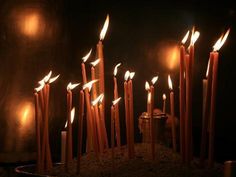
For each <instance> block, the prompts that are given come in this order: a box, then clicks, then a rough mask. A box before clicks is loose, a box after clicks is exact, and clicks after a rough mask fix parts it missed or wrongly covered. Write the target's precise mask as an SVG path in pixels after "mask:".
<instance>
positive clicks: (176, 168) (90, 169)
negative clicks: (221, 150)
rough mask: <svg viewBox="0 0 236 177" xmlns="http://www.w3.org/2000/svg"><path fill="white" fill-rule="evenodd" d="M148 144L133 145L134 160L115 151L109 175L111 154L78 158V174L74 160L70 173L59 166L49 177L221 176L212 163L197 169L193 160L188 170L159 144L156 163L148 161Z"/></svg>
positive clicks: (175, 155)
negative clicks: (113, 166) (208, 167)
mask: <svg viewBox="0 0 236 177" xmlns="http://www.w3.org/2000/svg"><path fill="white" fill-rule="evenodd" d="M149 147H150V144H144V143H143V144H136V145H135V152H136V154H135V155H136V156H135V158H134V159H131V160H129V159H128V157H127V149H125V147H122V149H121V151H118V149H116V155H115V169H114V170H113V172H112V160H111V151H110V150H108V151H107V152H105V153H103V154H102V155H101V157H100V161H98V160H97V159H96V158H95V156H94V154H90V155H85V156H83V157H82V159H81V173H80V175H76V164H77V163H76V161H74V162H73V163H72V164H70V173H65V171H64V168H63V166H58V167H55V168H53V170H52V171H51V173H50V174H51V175H53V176H54V175H55V176H60V177H76V176H78V177H80V176H81V177H111V176H117V177H154V176H158V177H222V176H223V165H222V164H215V166H214V168H212V169H207V168H205V169H204V168H200V167H198V162H199V161H198V159H194V160H193V162H192V163H191V165H190V166H189V167H187V166H185V165H183V164H182V163H181V157H180V155H179V154H177V153H173V151H172V149H169V148H167V147H165V146H163V145H159V144H158V145H156V160H154V161H152V160H151V158H150V153H149V149H150V148H149Z"/></svg>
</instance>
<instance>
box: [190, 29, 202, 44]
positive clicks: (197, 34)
mask: <svg viewBox="0 0 236 177" xmlns="http://www.w3.org/2000/svg"><path fill="white" fill-rule="evenodd" d="M199 36H200V32H199V31H195V32H194V30H193V31H192V36H191V42H190V45H194V43H195V42H196V41H197V39H198V38H199Z"/></svg>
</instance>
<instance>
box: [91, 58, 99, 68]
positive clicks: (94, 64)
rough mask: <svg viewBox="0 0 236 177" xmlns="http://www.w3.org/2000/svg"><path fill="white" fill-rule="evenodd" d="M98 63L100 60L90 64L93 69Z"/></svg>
mask: <svg viewBox="0 0 236 177" xmlns="http://www.w3.org/2000/svg"><path fill="white" fill-rule="evenodd" d="M99 62H100V59H97V60H95V61H93V62H91V65H92V66H93V67H95V66H96V65H97V64H98V63H99Z"/></svg>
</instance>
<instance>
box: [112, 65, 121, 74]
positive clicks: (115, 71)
mask: <svg viewBox="0 0 236 177" xmlns="http://www.w3.org/2000/svg"><path fill="white" fill-rule="evenodd" d="M120 65H121V63H118V64H117V65H116V66H115V69H114V71H113V75H114V76H116V74H117V71H118V67H119V66H120Z"/></svg>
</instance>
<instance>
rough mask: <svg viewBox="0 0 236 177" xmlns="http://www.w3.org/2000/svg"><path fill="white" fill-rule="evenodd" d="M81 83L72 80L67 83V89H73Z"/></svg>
mask: <svg viewBox="0 0 236 177" xmlns="http://www.w3.org/2000/svg"><path fill="white" fill-rule="evenodd" d="M79 84H80V83H76V84H72V83H71V82H70V83H69V84H68V85H67V87H66V89H67V91H69V90H73V89H74V88H75V87H77V86H78V85H79Z"/></svg>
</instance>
